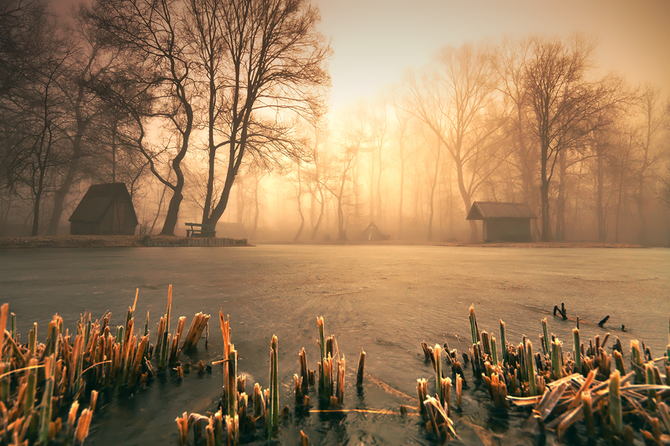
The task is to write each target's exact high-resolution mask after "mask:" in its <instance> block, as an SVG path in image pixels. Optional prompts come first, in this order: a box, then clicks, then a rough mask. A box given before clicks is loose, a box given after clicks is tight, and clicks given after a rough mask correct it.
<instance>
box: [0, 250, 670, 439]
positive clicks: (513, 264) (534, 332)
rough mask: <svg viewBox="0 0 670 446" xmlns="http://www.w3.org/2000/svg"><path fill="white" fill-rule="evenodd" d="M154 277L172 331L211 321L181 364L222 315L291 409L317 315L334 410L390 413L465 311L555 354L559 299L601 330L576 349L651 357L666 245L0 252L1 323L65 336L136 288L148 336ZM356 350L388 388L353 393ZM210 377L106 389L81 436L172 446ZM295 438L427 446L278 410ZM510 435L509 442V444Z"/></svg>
mask: <svg viewBox="0 0 670 446" xmlns="http://www.w3.org/2000/svg"><path fill="white" fill-rule="evenodd" d="M168 284H172V285H173V289H174V297H173V310H172V314H173V318H172V324H175V323H176V319H177V317H178V316H182V315H183V316H187V328H188V325H189V324H190V321H191V318H192V316H193V314H194V313H196V312H198V311H203V312H205V313H209V314H211V315H212V316H213V319H212V321H211V322H212V323H211V324H210V326H211V336H210V344H209V349H208V350H207V351H205V350H204V343H202V341H201V344H200V345H199V353H198V354H197V356H196V357H197V360H199V359H204V360H205V362H210V363H211V361H213V360H215V359H217V358H218V357H220V352H221V348H222V341H221V336H220V329H219V324H218V321H217V320H216V319H217V318H218V316H217V314H218V310H219V308H222V309H223V311H224V314H229V315H230V317H231V327H232V340H233V342H234V343H235V345H236V348H237V350H238V352H239V355H240V357H241V359H240V363H239V366H238V369H239V371H240V372H244V373H246V374H248V375H249V378H248V380H247V389H248V390H250V389H252V388H253V383H254V382H259V383H260V384H261V385H262V386H263V387H266V386H267V384H268V382H267V381H268V373H269V371H268V364H269V347H270V338H271V336H272V335H273V334H276V335H277V336H278V338H279V371H280V387H283V393H282V397H281V399H280V404H281V405H282V406H283V405H284V404H289V405H290V407H291V408H292V407H293V397H292V392H291V387H292V382H293V378H292V376H293V374H294V373H298V370H299V367H298V358H297V353H298V351H299V349H300V348H301V347H305V348H306V350H307V359H308V365H309V367H310V368H312V369H315V368H316V362H317V351H318V350H317V349H318V347H317V345H316V339H317V337H318V332H317V327H316V317H317V316H323V317H324V319H325V326H326V334H327V335H328V334H335V335H336V338H337V341H338V344H339V348H340V351H341V352H342V353H344V354H345V356H346V358H347V363H348V367H347V394H346V396H345V407H347V408H372V409H391V410H397V408H398V406H399V405H400V404H405V405H410V406H411V405H414V404H416V403H415V402H412V401H411V400H410V399H408V398H405V397H403V396H402V395H401V393H404V394H406V395H408V396H410V397H414V396H415V393H416V392H415V388H416V379H417V378H432V377H433V370H432V366H430V365H426V364H424V362H423V354H422V353H421V347H420V342H421V341H422V340H426V341H427V342H428V343H429V344H435V343H440V344H442V343H443V342H445V340H446V341H448V342H449V344H450V346H451V347H452V348H458V349H459V351H462V349H461V348H460V346H459V343H458V340H457V338H456V336H458V337H459V338H460V339H462V340H467V339H469V333H470V331H469V330H470V328H469V323H468V307H469V306H470V304H474V305H475V309H476V312H477V318H478V321H479V327H480V329H482V330H486V331H493V332H495V333H496V334H497V330H498V321H499V319H502V320H504V321H505V322H506V325H507V331H508V335H507V336H508V341H510V342H514V343H518V342H520V340H521V336H522V335H523V334H526V335H528V336H529V338H530V339H531V340H532V341H533V342H534V343H535V342H538V334H539V333H540V331H541V328H540V319H541V318H543V317H548V320H549V330H550V331H551V332H553V333H555V334H556V336H558V338H560V339H562V340H563V341H564V342H565V343H566V347H567V346H568V345H570V349H571V344H572V342H571V339H572V332H571V330H572V328H573V327H574V323H573V322H569V321H567V322H564V321H561V320H559V319H554V318H552V317H551V316H550V315H549V316H547V314H548V313H550V312H551V310H552V309H553V307H554V305H559V306H560V304H561V302H564V303H565V306H566V308H567V310H568V315H569V316H571V317H574V316H579V317H580V318H581V319H582V320H584V321H587V322H591V323H593V324H595V323H597V322H598V321H600V320H601V319H602V318H603V317H605V316H606V315H610V318H609V320H608V322H607V324H605V328H604V329H600V328H598V327H597V326H595V325H589V324H586V323H585V324H582V330H581V332H582V339H584V340H585V339H588V338H591V337H593V336H594V335H595V334H601V335H603V334H604V333H606V332H608V331H609V332H611V333H612V336H619V338H620V339H621V342H622V344H623V345H624V347H625V348H627V347H628V342H629V340H630V339H640V340H643V341H644V342H645V343H646V345H647V347H650V348H651V350H652V353H653V354H654V355H655V356H660V355H661V354H662V352H663V350H664V348H665V346H666V344H667V343H668V316H669V315H670V250H668V249H597V248H565V249H547V248H512V247H509V248H493V247H439V246H290V245H289V246H279V245H278V246H258V247H249V248H119V249H44V250H15V251H5V252H0V290H2V291H0V293H1V295H2V301H3V302H8V303H9V308H10V311H12V312H14V313H16V314H17V320H18V325H19V332H21V333H23V334H24V336H27V332H28V330H29V327H30V326H32V323H33V322H38V323H39V325H40V329H41V332H38V333H39V338H40V339H41V340H43V338H45V337H46V324H47V323H48V321H49V320H50V319H51V316H52V315H53V314H54V313H55V312H58V313H59V314H60V315H61V316H62V317H63V318H64V320H65V323H66V326H68V327H70V328H72V327H74V324H75V321H76V319H77V318H78V317H79V315H80V314H81V313H83V312H84V311H86V310H89V311H91V312H92V314H93V316H94V317H99V316H101V315H102V314H103V312H104V311H105V310H110V311H111V312H112V323H113V324H121V323H123V319H124V317H125V311H126V309H127V307H128V306H129V305H132V301H133V298H134V294H135V289H136V288H139V289H140V298H139V301H138V304H137V312H136V315H137V317H138V319H139V320H141V321H142V324H143V321H144V316H145V315H146V312H147V311H149V312H150V314H151V322H152V327H151V329H152V331H153V332H154V333H155V328H156V324H157V322H158V318H159V317H160V315H162V314H163V313H164V312H165V305H166V296H167V288H168ZM622 324H623V325H625V326H626V328H627V331H626V332H622V331H621V325H622ZM136 325H137V324H136ZM151 342H155V339H154V337H153V336H152V337H151ZM466 344H467V342H463V347H466ZM610 345H611V342H610ZM538 347H539V343H538ZM361 348H363V349H365V350H366V352H367V354H368V359H367V362H366V372H367V373H369V374H370V376H371V377H373V378H374V380H375V381H376V382H380V383H386V384H388V385H389V386H390V387H391V388H393V389H395V390H397V391H399V392H401V393H393V392H390V393H389V392H388V391H387V390H388V389H387V390H384V389H383V388H382V387H383V386H379V385H376V384H375V383H374V382H373V381H368V382H366V385H365V387H364V389H363V391H362V392H359V393H357V392H356V389H355V385H354V383H355V367H356V363H357V360H358V353H359V351H360V349H361ZM470 376H471V375H470ZM221 380H222V374H221V371H220V369H219V368H217V367H215V368H214V371H213V373H212V374H211V375H207V374H206V375H205V376H202V377H199V376H198V375H196V374H194V373H192V374H190V375H187V376H186V377H185V379H184V380H183V381H182V382H181V383H176V382H174V379H173V378H172V377H168V378H163V379H158V380H156V381H155V382H153V383H152V384H151V385H150V386H149V387H148V388H147V389H145V390H141V391H139V392H138V393H137V394H136V395H135V396H134V397H133V398H130V399H126V398H123V399H121V398H116V397H113V396H108V397H107V398H106V399H105V401H106V402H107V403H106V405H104V406H103V407H102V409H101V410H100V411H99V412H98V413H97V414H96V416H95V417H94V421H93V426H92V431H91V437H89V439H88V440H87V442H86V443H87V444H119V443H123V444H138V445H139V444H144V445H146V444H165V443H168V442H169V443H171V444H174V443H176V442H177V427H176V423H175V422H174V419H175V418H176V417H177V416H178V415H180V414H181V413H182V412H184V411H188V412H199V413H205V412H206V411H214V410H215V408H216V402H217V399H218V398H219V396H220V388H221ZM479 394H481V395H479ZM479 396H481V398H479ZM315 398H316V396H314V399H315ZM488 398H489V397H488V394H487V393H484V391H483V390H476V391H475V392H473V393H472V394H471V395H470V396H469V397H468V399H467V400H466V402H465V407H464V412H463V414H460V415H457V416H456V417H455V421H456V429H457V431H459V434H462V436H463V437H464V441H465V442H466V443H467V442H468V441H467V439H468V438H470V437H472V438H473V439H475V438H477V428H476V427H473V426H472V425H480V426H482V427H485V428H486V429H494V430H499V429H501V428H500V426H499V425H500V423H499V420H498V421H497V422H496V423H494V424H496V425H498V427H496V428H492V427H491V426H489V425H488V423H489V420H488V417H487V415H486V412H487V410H489V406H490V404H489V403H488ZM481 413H484V415H481ZM468 414H470V415H468ZM472 414H474V415H472ZM518 417H519V418H518V420H517V419H516V418H515V416H511V419H510V420H507V421H506V423H509V425H510V428H514V427H515V426H517V425H518V424H520V422H521V421H522V420H523V419H524V418H525V415H524V414H519V415H518ZM504 424H505V423H503V425H504ZM300 429H303V430H305V432H306V433H307V434H308V436H309V438H310V441H311V442H312V444H341V443H347V442H349V443H351V444H359V442H361V441H362V442H364V443H365V444H370V443H375V442H376V443H377V444H407V443H415V444H430V441H429V440H428V438H427V437H426V436H425V433H424V431H423V429H422V428H421V427H420V426H419V425H418V419H416V417H414V418H412V417H407V418H400V417H399V416H398V417H395V416H389V415H369V414H354V413H350V414H347V415H343V416H341V417H332V416H324V415H322V414H313V415H311V416H308V417H297V416H293V415H292V416H291V418H290V420H288V421H286V422H285V423H284V425H282V427H281V428H280V433H279V436H278V439H279V441H280V442H282V443H284V444H297V443H298V439H299V431H300ZM514 437H515V436H514V435H513V436H512V438H509V444H516V443H518V442H523V441H522V440H521V439H520V438H514ZM263 443H264V442H259V444H263ZM504 443H505V444H507V443H508V441H507V440H505V441H504Z"/></svg>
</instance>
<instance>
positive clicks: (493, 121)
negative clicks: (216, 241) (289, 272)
mask: <svg viewBox="0 0 670 446" xmlns="http://www.w3.org/2000/svg"><path fill="white" fill-rule="evenodd" d="M595 49H596V45H595V43H594V40H592V39H590V38H589V37H586V36H583V35H573V36H571V37H562V38H559V37H555V38H551V37H544V36H530V37H527V38H522V39H502V41H501V42H500V43H498V44H491V43H486V42H482V43H478V44H465V45H462V46H461V47H458V48H453V47H448V48H443V49H442V50H441V51H440V52H439V53H438V54H437V55H436V56H435V57H434V59H433V60H432V61H431V63H429V64H428V65H427V66H425V67H421V68H415V69H413V70H411V71H409V72H408V73H407V74H406V75H405V76H404V77H403V79H402V80H401V81H400V82H398V83H397V84H395V85H392V86H389V88H387V89H386V90H385V91H384V93H382V94H380V95H379V97H376V98H373V99H372V98H371V99H368V100H364V101H362V102H361V103H359V104H356V106H354V107H352V108H351V109H349V110H346V111H345V113H344V114H343V116H341V117H340V118H339V120H336V121H335V122H334V123H331V125H330V126H327V127H328V128H327V129H326V130H324V131H323V134H322V135H321V136H320V137H319V138H318V139H314V141H315V143H314V144H315V148H314V149H313V150H314V154H313V156H312V158H313V160H314V162H313V163H312V164H308V165H305V164H300V165H296V166H295V169H294V170H295V171H296V173H295V175H294V177H295V178H293V179H292V180H291V181H290V183H296V182H297V187H296V188H297V192H296V196H295V199H296V201H297V210H298V213H299V214H300V221H302V222H304V215H303V214H304V213H305V212H307V211H305V210H306V209H308V210H309V211H308V212H309V217H310V218H309V221H310V223H311V225H312V229H313V231H312V233H313V235H312V238H314V235H315V232H314V230H318V228H319V225H320V224H321V221H322V218H321V216H322V215H323V214H324V206H326V215H330V217H329V218H330V219H332V220H333V221H336V227H337V228H336V229H335V230H333V232H334V233H336V234H337V237H338V238H340V239H344V238H347V230H346V229H347V227H348V228H349V233H350V236H353V238H356V237H358V233H359V231H361V230H362V229H363V228H365V227H366V226H367V224H368V223H369V222H370V221H374V222H376V223H377V225H378V226H380V227H381V228H382V229H384V230H385V231H387V232H388V233H390V234H393V235H394V236H397V237H398V238H414V239H423V240H429V241H443V240H455V239H461V240H469V241H471V242H476V241H478V240H480V238H481V236H480V232H479V231H478V228H477V224H476V222H475V221H470V222H469V223H468V224H467V229H466V228H464V226H466V222H465V215H466V214H467V212H468V211H469V209H470V207H471V205H472V203H473V202H474V201H475V200H480V201H503V202H525V203H528V204H529V205H530V207H531V209H533V210H534V211H535V212H536V215H537V216H538V220H537V221H536V225H535V231H534V232H535V234H536V239H537V240H541V241H554V240H556V241H563V240H585V241H599V242H628V243H641V244H666V243H667V242H668V238H669V236H670V230H669V228H670V215H669V213H668V206H669V205H670V188H669V183H670V170H669V169H670V152H669V149H670V120H669V118H670V106H669V104H668V100H667V99H665V98H664V97H663V96H662V93H661V90H660V89H658V88H656V87H654V86H652V85H641V86H635V85H631V84H630V83H629V82H627V81H626V79H625V78H623V77H622V76H620V75H616V74H614V73H611V72H604V71H603V70H602V69H601V68H599V67H598V66H597V65H596V63H595V57H594V53H595ZM289 188H290V186H289ZM324 190H325V191H327V195H326V197H325V200H324V194H323V191H324ZM329 200H330V201H332V203H330V204H329V203H328V201H329ZM313 208H314V209H313ZM329 208H330V211H329ZM315 216H318V217H315ZM436 226H438V227H437V228H436ZM302 227H303V224H302V223H301V224H300V225H299V228H302ZM333 227H335V225H334V224H333ZM466 231H467V232H466ZM295 238H296V239H299V238H305V237H303V236H302V235H301V230H299V231H298V234H297V235H296V237H295Z"/></svg>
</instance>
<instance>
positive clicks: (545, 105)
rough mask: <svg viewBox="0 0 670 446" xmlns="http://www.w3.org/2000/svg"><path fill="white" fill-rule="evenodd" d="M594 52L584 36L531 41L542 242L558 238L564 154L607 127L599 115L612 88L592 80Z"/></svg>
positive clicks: (529, 77) (529, 76)
mask: <svg viewBox="0 0 670 446" xmlns="http://www.w3.org/2000/svg"><path fill="white" fill-rule="evenodd" d="M594 49H595V46H594V44H593V43H592V42H590V41H588V40H586V39H585V38H583V37H580V36H576V37H574V38H572V39H571V40H570V41H563V40H560V39H543V38H536V39H534V40H533V41H532V43H531V60H530V61H529V62H528V63H527V64H526V69H525V73H524V74H525V76H524V78H525V88H526V92H527V95H528V101H529V104H530V109H531V113H532V115H531V116H532V118H531V125H530V127H531V129H532V132H533V134H534V136H535V137H536V138H537V141H538V143H539V146H540V199H541V219H542V241H551V239H552V232H551V222H550V213H549V193H550V185H551V180H552V178H553V175H554V171H555V167H556V164H557V162H558V161H559V160H560V155H561V152H563V151H565V150H569V149H570V148H574V147H575V146H576V145H578V144H579V143H580V140H581V139H582V138H583V137H584V136H585V135H588V134H589V133H590V132H591V131H593V130H596V129H597V128H599V127H600V126H602V125H606V124H607V122H605V121H604V120H601V119H598V117H599V116H600V112H601V110H602V109H603V108H604V107H607V105H608V104H607V101H606V100H604V98H605V97H606V96H607V95H609V94H611V89H610V86H611V84H610V83H608V82H603V81H600V82H590V81H589V80H588V75H589V74H590V73H589V70H590V69H591V68H592V65H591V59H592V56H593V51H594ZM559 167H560V166H559Z"/></svg>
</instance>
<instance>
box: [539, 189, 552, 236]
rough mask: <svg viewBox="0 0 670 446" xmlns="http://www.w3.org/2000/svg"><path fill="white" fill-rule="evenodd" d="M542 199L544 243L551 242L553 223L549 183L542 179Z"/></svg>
mask: <svg viewBox="0 0 670 446" xmlns="http://www.w3.org/2000/svg"><path fill="white" fill-rule="evenodd" d="M540 199H541V200H542V206H541V207H542V216H541V218H542V241H543V242H550V241H551V223H550V222H549V181H547V179H546V178H542V184H541V185H540Z"/></svg>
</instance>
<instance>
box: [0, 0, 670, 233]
mask: <svg viewBox="0 0 670 446" xmlns="http://www.w3.org/2000/svg"><path fill="white" fill-rule="evenodd" d="M0 5H1V6H0V7H1V9H0V114H1V115H0V236H10V235H11V236H17V235H33V236H37V235H57V234H67V233H68V231H69V225H68V218H69V216H70V215H71V214H72V212H73V210H74V208H75V206H76V205H77V203H78V201H79V200H80V199H81V198H82V196H83V194H84V193H85V192H86V190H87V189H88V187H89V186H90V185H92V184H101V183H125V184H126V186H127V188H128V190H129V192H130V195H131V197H132V200H133V203H134V207H135V211H136V214H137V217H138V220H139V227H138V234H140V235H146V234H158V233H160V234H163V235H183V234H184V232H185V228H184V222H198V223H203V224H208V225H213V226H216V228H217V231H218V234H220V235H222V236H231V237H244V238H248V239H250V240H252V241H274V242H277V241H282V242H285V241H294V242H323V241H344V240H350V241H356V240H359V239H360V238H361V233H362V231H363V230H364V229H365V228H367V227H368V225H369V224H370V223H375V224H376V226H377V227H378V228H379V230H380V231H381V233H383V234H387V235H389V236H390V238H391V239H392V240H400V241H408V242H466V243H477V242H481V229H480V227H481V226H480V227H479V228H478V226H477V223H476V222H474V221H466V219H465V217H466V215H467V213H468V211H469V209H470V207H471V206H472V203H473V202H474V201H499V202H519V203H528V205H529V206H530V208H531V209H532V210H533V211H534V212H535V214H536V215H537V217H538V218H537V219H536V220H534V221H533V228H532V229H533V234H534V235H533V237H534V239H535V240H537V241H575V242H601V243H630V244H641V245H650V246H667V245H668V243H669V242H670V101H669V98H668V96H667V94H668V92H667V91H664V90H663V89H662V87H661V86H657V85H650V84H643V85H634V84H632V83H631V82H629V81H628V80H627V79H626V78H625V77H623V76H622V75H620V74H617V73H615V72H612V71H610V70H609V69H608V67H604V66H599V65H598V63H597V61H596V57H595V52H596V49H597V39H596V38H594V37H592V36H589V35H586V34H573V35H570V36H543V35H529V36H526V37H524V38H511V37H503V36H499V37H498V39H497V40H485V41H479V42H471V43H467V44H463V45H461V46H459V47H444V48H442V49H441V50H440V51H439V52H438V53H437V54H435V55H434V57H433V58H432V60H430V61H429V62H427V63H426V65H424V66H417V67H412V68H409V69H408V70H407V71H406V72H405V74H404V75H403V76H402V78H400V79H398V80H397V82H395V83H394V84H392V85H380V89H379V93H378V94H376V95H374V96H371V97H365V98H359V99H358V100H357V101H355V103H351V104H349V105H348V106H346V107H343V108H341V109H332V107H330V99H329V86H330V77H329V73H328V61H329V58H330V57H331V54H332V49H331V47H330V44H329V40H328V36H324V35H322V34H321V33H320V32H319V28H318V25H319V20H320V16H319V11H318V9H317V8H316V7H314V6H313V5H311V4H310V2H309V0H97V1H93V2H92V3H90V4H85V5H82V6H80V7H79V8H77V9H76V10H73V11H72V12H71V14H70V15H69V16H67V17H63V16H59V15H57V14H55V13H54V12H53V11H52V9H51V5H50V4H49V2H48V1H47V0H4V1H2V2H0ZM355 69H356V67H352V70H355ZM479 224H480V225H481V223H479Z"/></svg>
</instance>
